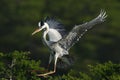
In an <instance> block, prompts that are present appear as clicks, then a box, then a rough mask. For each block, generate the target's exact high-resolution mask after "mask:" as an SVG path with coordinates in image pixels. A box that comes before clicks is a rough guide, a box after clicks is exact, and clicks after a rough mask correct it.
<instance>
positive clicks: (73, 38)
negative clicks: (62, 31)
mask: <svg viewBox="0 0 120 80" xmlns="http://www.w3.org/2000/svg"><path fill="white" fill-rule="evenodd" d="M106 17H107V15H106V12H105V11H103V10H101V12H100V14H99V15H98V16H97V17H96V18H94V19H93V20H91V21H89V22H86V23H84V24H82V25H76V26H75V27H74V28H73V29H72V30H71V31H70V32H69V34H68V35H66V37H65V38H63V39H61V40H60V41H59V44H60V45H61V47H63V48H64V49H66V50H69V49H70V48H71V47H72V46H73V45H74V44H75V43H76V42H77V41H79V39H80V38H81V37H82V36H83V34H84V33H85V32H86V31H87V30H88V29H90V28H92V27H93V26H94V25H96V24H99V23H102V22H104V21H105V18H106Z"/></svg>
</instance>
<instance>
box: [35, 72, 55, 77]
mask: <svg viewBox="0 0 120 80" xmlns="http://www.w3.org/2000/svg"><path fill="white" fill-rule="evenodd" d="M54 73H55V71H50V72H47V73H44V74H37V76H43V77H47V76H48V75H50V74H54Z"/></svg>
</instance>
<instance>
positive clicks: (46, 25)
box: [43, 23, 49, 45]
mask: <svg viewBox="0 0 120 80" xmlns="http://www.w3.org/2000/svg"><path fill="white" fill-rule="evenodd" d="M44 27H45V28H46V31H44V33H43V39H44V41H45V43H46V44H47V45H48V41H47V39H46V36H47V33H48V32H49V26H48V24H47V23H44Z"/></svg>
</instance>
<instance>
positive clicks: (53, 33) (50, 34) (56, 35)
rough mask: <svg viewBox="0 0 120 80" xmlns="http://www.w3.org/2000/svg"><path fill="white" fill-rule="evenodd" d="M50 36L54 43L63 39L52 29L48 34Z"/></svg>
mask: <svg viewBox="0 0 120 80" xmlns="http://www.w3.org/2000/svg"><path fill="white" fill-rule="evenodd" d="M48 36H49V40H50V41H54V42H57V41H59V40H60V39H61V38H62V36H61V34H60V33H59V32H58V31H57V30H55V29H50V30H49V32H48Z"/></svg>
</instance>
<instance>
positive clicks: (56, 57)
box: [37, 55, 58, 77]
mask: <svg viewBox="0 0 120 80" xmlns="http://www.w3.org/2000/svg"><path fill="white" fill-rule="evenodd" d="M57 59H58V55H55V62H54V70H53V71H50V72H47V73H44V74H38V75H37V76H43V77H45V76H47V75H50V74H53V73H55V72H56V64H57Z"/></svg>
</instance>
